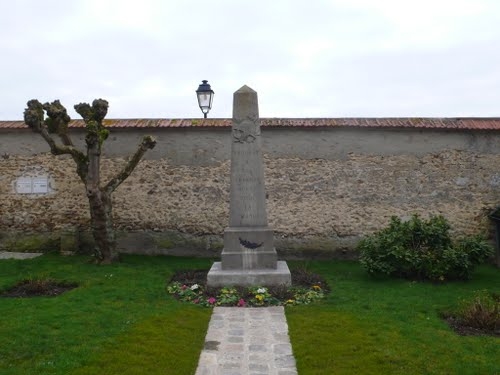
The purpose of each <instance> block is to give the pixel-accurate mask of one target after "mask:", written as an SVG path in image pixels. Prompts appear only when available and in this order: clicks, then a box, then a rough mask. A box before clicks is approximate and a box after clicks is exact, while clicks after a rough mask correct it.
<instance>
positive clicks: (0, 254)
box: [0, 251, 43, 259]
mask: <svg viewBox="0 0 500 375" xmlns="http://www.w3.org/2000/svg"><path fill="white" fill-rule="evenodd" d="M40 255H43V253H14V252H10V251H0V259H31V258H36V257H39V256H40Z"/></svg>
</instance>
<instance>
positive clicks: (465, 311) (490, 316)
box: [456, 290, 500, 333]
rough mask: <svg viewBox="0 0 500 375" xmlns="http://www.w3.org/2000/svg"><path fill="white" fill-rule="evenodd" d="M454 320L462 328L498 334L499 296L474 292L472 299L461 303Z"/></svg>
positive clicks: (499, 327)
mask: <svg viewBox="0 0 500 375" xmlns="http://www.w3.org/2000/svg"><path fill="white" fill-rule="evenodd" d="M456 318H457V319H458V321H459V323H460V324H461V325H463V326H468V327H472V328H477V329H480V330H484V331H491V332H499V331H500V295H499V294H493V293H489V292H488V291H487V290H481V291H478V292H476V293H475V294H474V296H473V297H472V299H469V300H463V301H462V302H461V304H460V307H459V309H458V312H457V316H456ZM499 333H500V332H499Z"/></svg>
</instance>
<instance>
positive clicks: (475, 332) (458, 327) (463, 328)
mask: <svg viewBox="0 0 500 375" xmlns="http://www.w3.org/2000/svg"><path fill="white" fill-rule="evenodd" d="M444 320H445V321H446V323H448V325H449V326H450V327H451V328H452V329H453V331H455V333H457V334H459V335H460V336H481V335H487V336H496V337H500V330H496V331H490V330H486V329H479V328H475V327H470V326H467V325H463V324H462V323H461V322H460V320H459V319H457V318H456V317H454V316H447V317H445V318H444Z"/></svg>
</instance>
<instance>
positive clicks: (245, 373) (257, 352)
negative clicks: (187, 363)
mask: <svg viewBox="0 0 500 375" xmlns="http://www.w3.org/2000/svg"><path fill="white" fill-rule="evenodd" d="M196 375H297V368H296V365H295V358H294V356H293V352H292V345H291V344H290V338H289V336H288V324H287V322H286V317H285V310H284V308H283V307H282V306H276V307H260V308H242V307H215V308H214V310H213V313H212V317H211V319H210V324H209V326H208V332H207V335H206V338H205V345H204V348H203V351H202V353H201V355H200V360H199V362H198V368H197V370H196Z"/></svg>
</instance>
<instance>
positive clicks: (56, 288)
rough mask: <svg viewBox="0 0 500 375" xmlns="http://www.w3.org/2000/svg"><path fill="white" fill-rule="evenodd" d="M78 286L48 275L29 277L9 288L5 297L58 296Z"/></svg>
mask: <svg viewBox="0 0 500 375" xmlns="http://www.w3.org/2000/svg"><path fill="white" fill-rule="evenodd" d="M76 287H77V284H76V283H70V282H65V281H57V280H54V279H51V278H48V277H40V278H29V279H24V280H21V281H20V282H18V283H17V284H16V285H14V286H13V287H11V288H9V289H7V290H6V291H5V292H4V293H3V294H2V296H4V297H37V296H57V295H59V294H62V293H64V292H66V291H68V290H71V289H74V288H76Z"/></svg>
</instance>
